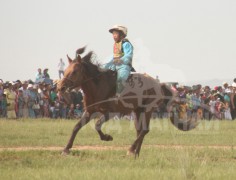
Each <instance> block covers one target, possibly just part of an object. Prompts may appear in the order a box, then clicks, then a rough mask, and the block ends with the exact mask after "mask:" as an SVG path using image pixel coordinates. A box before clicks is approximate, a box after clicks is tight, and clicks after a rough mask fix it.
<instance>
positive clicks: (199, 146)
mask: <svg viewBox="0 0 236 180" xmlns="http://www.w3.org/2000/svg"><path fill="white" fill-rule="evenodd" d="M63 148H64V147H60V146H49V147H40V146H32V147H26V146H24V147H0V151H6V150H7V151H30V150H46V151H61V150H62V149H63ZM128 148H129V146H96V145H95V146H73V148H72V150H98V151H102V150H127V149H128ZM142 148H157V149H158V148H162V149H168V148H172V149H184V148H197V149H203V148H209V149H236V146H220V145H211V146H202V145H143V146H142Z"/></svg>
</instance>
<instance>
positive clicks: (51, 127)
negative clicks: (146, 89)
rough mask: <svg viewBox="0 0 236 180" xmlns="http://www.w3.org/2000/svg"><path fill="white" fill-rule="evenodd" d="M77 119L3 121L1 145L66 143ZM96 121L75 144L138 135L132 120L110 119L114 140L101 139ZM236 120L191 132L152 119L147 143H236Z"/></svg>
mask: <svg viewBox="0 0 236 180" xmlns="http://www.w3.org/2000/svg"><path fill="white" fill-rule="evenodd" d="M76 122H77V121H75V120H51V119H42V120H39V119H38V120H27V119H25V120H17V121H13V120H10V121H8V120H0V147H4V146H8V147H15V146H64V145H65V144H66V143H67V141H68V139H69V136H70V134H71V132H72V129H73V127H74V125H75V124H76ZM94 123H95V121H94V120H92V121H91V122H90V123H89V124H87V125H86V126H85V127H83V128H82V130H81V131H79V133H78V135H77V137H76V140H75V143H74V144H75V145H118V146H121V145H130V144H131V143H132V142H133V141H134V140H135V138H136V132H135V128H134V124H133V122H132V121H127V120H121V121H118V120H110V121H109V122H107V123H105V124H104V126H103V131H104V132H106V133H109V134H111V135H112V136H113V138H114V140H113V141H112V142H104V141H100V138H99V136H98V134H97V132H96V131H95V129H94ZM233 137H236V121H201V123H200V124H199V126H198V127H197V128H196V129H194V130H192V131H189V132H182V131H179V130H177V129H176V128H175V127H174V126H173V125H172V124H171V123H170V122H169V121H168V120H153V121H151V126H150V132H149V133H148V134H147V136H146V137H145V140H144V144H184V145H235V144H236V140H235V138H233Z"/></svg>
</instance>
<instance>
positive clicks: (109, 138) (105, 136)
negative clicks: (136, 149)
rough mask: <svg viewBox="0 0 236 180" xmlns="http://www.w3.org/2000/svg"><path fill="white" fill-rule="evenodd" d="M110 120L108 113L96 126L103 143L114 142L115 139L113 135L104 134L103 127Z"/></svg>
mask: <svg viewBox="0 0 236 180" xmlns="http://www.w3.org/2000/svg"><path fill="white" fill-rule="evenodd" d="M108 120H109V115H108V113H106V114H104V115H102V116H101V117H100V118H99V119H98V121H97V122H96V124H95V129H96V131H97V132H98V134H99V136H100V139H101V140H102V141H112V140H113V137H112V136H111V135H109V134H104V133H103V132H102V125H103V123H104V122H106V121H108Z"/></svg>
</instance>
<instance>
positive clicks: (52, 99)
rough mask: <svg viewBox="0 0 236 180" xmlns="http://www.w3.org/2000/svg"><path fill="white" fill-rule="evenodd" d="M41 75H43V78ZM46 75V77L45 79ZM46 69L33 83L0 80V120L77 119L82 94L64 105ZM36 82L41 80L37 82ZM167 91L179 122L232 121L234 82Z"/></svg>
mask: <svg viewBox="0 0 236 180" xmlns="http://www.w3.org/2000/svg"><path fill="white" fill-rule="evenodd" d="M43 74H44V75H43ZM45 75H46V76H45ZM49 77H50V76H49V74H48V69H45V70H44V71H43V73H42V72H41V69H38V73H37V75H36V80H35V81H34V82H33V81H31V80H28V81H23V82H21V81H20V80H17V81H14V82H3V81H2V80H0V117H2V118H28V117H29V118H39V117H40V118H42V117H44V118H67V119H74V118H79V117H81V115H82V112H83V92H82V91H81V90H79V89H77V90H76V89H74V90H73V91H72V92H71V97H72V98H71V99H72V100H73V103H72V104H70V105H67V104H66V102H65V100H64V98H63V96H62V95H61V94H60V92H57V90H56V83H54V84H53V82H52V81H47V79H49ZM40 79H43V81H41V80H40ZM171 88H172V89H173V91H175V93H176V94H177V97H178V101H179V103H178V104H177V105H176V106H174V108H173V111H174V112H175V113H177V114H178V116H179V117H180V118H184V119H186V118H192V117H193V116H194V117H197V118H200V119H208V120H211V119H228V120H234V119H235V118H236V78H235V79H234V82H233V83H232V84H228V83H226V82H225V83H223V84H222V85H220V86H216V87H214V88H210V87H209V86H204V87H203V86H202V85H200V84H198V85H194V86H192V87H189V86H178V85H177V83H176V84H172V85H171ZM165 113H166V109H165V107H162V106H160V107H159V108H158V109H157V115H158V117H160V118H163V117H165Z"/></svg>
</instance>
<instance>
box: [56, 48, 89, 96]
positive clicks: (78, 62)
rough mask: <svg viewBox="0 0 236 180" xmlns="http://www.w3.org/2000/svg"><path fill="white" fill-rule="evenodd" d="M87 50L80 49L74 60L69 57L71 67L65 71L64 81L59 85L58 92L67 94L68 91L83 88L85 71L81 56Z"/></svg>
mask: <svg viewBox="0 0 236 180" xmlns="http://www.w3.org/2000/svg"><path fill="white" fill-rule="evenodd" d="M85 48H86V47H83V48H80V49H78V50H77V51H76V57H75V59H73V60H72V59H71V58H70V57H69V56H68V55H67V58H68V63H69V65H68V67H67V68H66V69H65V72H64V77H63V79H62V80H61V81H60V82H59V83H58V91H61V92H65V91H66V90H67V89H69V90H71V89H74V88H77V87H80V86H81V84H82V82H83V78H84V71H83V68H82V62H83V59H82V58H81V56H80V54H82V53H83V52H84V51H85Z"/></svg>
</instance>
